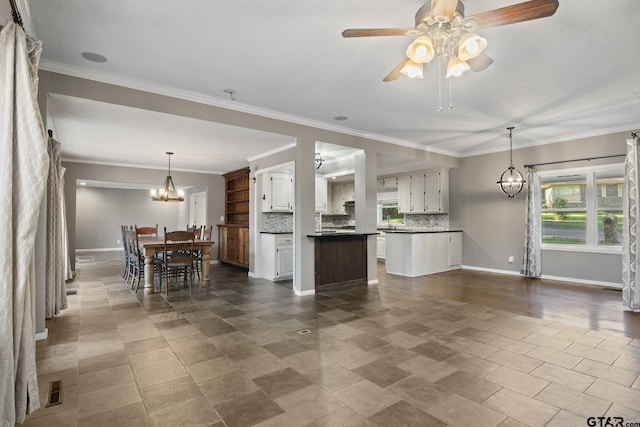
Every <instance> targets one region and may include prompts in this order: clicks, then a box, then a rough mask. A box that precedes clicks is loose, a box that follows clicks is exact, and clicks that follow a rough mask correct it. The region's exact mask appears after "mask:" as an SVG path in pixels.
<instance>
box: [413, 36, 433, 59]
mask: <svg viewBox="0 0 640 427" xmlns="http://www.w3.org/2000/svg"><path fill="white" fill-rule="evenodd" d="M434 55H435V49H434V48H433V41H432V40H431V38H430V37H428V36H420V37H418V38H417V39H415V40H414V41H413V43H411V44H410V45H409V47H408V48H407V57H408V58H409V59H411V60H412V61H413V62H417V63H420V64H426V63H428V62H430V61H431V60H432V59H433V57H434Z"/></svg>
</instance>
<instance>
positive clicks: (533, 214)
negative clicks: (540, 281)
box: [520, 168, 542, 277]
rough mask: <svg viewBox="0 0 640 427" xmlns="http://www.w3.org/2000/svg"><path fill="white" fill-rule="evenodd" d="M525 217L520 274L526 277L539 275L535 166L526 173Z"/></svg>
mask: <svg viewBox="0 0 640 427" xmlns="http://www.w3.org/2000/svg"><path fill="white" fill-rule="evenodd" d="M527 182H528V183H529V185H528V186H527V211H526V214H527V219H526V221H527V222H526V224H525V230H524V252H523V255H522V267H521V269H520V274H522V275H524V276H528V277H540V275H541V274H542V267H541V265H540V258H541V253H540V239H541V238H540V228H541V223H540V209H541V206H540V203H541V201H540V177H539V176H538V174H537V173H536V170H535V168H529V171H528V173H527Z"/></svg>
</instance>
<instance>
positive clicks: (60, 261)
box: [45, 137, 67, 318]
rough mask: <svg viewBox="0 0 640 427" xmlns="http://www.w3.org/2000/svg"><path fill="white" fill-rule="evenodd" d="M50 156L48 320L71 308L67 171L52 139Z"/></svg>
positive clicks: (46, 310)
mask: <svg viewBox="0 0 640 427" xmlns="http://www.w3.org/2000/svg"><path fill="white" fill-rule="evenodd" d="M48 153H49V176H48V178H47V233H46V235H47V262H46V270H45V271H46V273H45V274H46V293H45V295H46V297H45V316H46V317H47V318H51V317H53V316H54V315H56V314H58V313H60V310H64V309H65V308H67V287H66V285H65V280H66V264H67V253H66V252H65V251H66V249H67V239H66V236H65V232H66V226H65V220H64V169H63V167H62V159H61V157H60V143H59V142H58V141H56V140H55V139H53V138H51V137H50V138H49V141H48Z"/></svg>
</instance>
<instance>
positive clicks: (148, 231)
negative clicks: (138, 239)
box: [135, 224, 158, 237]
mask: <svg viewBox="0 0 640 427" xmlns="http://www.w3.org/2000/svg"><path fill="white" fill-rule="evenodd" d="M135 227H136V234H137V235H138V236H150V237H158V224H156V226H155V227H138V226H137V225H136V226H135Z"/></svg>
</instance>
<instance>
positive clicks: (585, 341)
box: [25, 253, 640, 427]
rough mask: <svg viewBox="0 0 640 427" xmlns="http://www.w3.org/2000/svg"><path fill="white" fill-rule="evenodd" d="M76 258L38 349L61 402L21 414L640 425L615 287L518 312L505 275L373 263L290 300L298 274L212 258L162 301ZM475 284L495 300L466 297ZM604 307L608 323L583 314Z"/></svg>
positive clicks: (106, 268)
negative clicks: (618, 421) (372, 282)
mask: <svg viewBox="0 0 640 427" xmlns="http://www.w3.org/2000/svg"><path fill="white" fill-rule="evenodd" d="M76 265H77V271H78V276H77V277H76V279H75V280H74V282H73V283H72V284H71V285H70V287H72V288H75V289H77V290H78V293H77V295H72V296H70V297H69V309H68V310H65V311H64V312H63V313H62V314H61V315H60V316H58V317H56V318H54V319H51V320H48V321H47V327H48V330H49V337H48V339H47V340H45V341H40V342H38V345H37V368H38V373H39V377H38V383H39V387H40V391H41V393H40V397H41V401H42V402H43V404H44V403H46V396H47V390H48V384H49V382H50V381H52V380H56V379H61V380H62V381H63V403H62V404H61V405H57V406H51V407H48V408H43V409H40V410H38V411H36V412H35V413H34V414H32V415H31V416H30V417H29V418H28V420H27V421H26V423H25V425H27V426H48V427H54V426H65V427H67V426H76V425H77V426H91V427H99V426H137V425H157V426H177V425H202V426H250V425H259V426H302V425H311V426H374V425H380V426H403V425H411V426H444V425H452V426H465V427H466V426H480V427H481V426H498V425H500V426H519V425H530V426H544V425H547V426H556V425H558V426H560V425H561V426H572V425H580V426H584V425H587V418H588V417H592V416H593V417H599V416H611V417H623V418H624V421H625V422H631V423H633V422H635V423H640V378H639V373H640V340H639V339H638V337H637V336H636V337H633V334H631V336H626V335H629V333H627V334H626V335H625V333H622V332H625V331H624V328H625V327H627V326H628V321H629V319H630V318H629V314H627V313H623V310H622V309H621V308H620V307H618V306H619V305H620V304H617V305H616V304H615V303H611V302H610V301H614V299H612V298H611V296H610V295H608V294H607V296H605V297H601V296H596V297H592V296H589V298H587V300H589V301H591V300H593V306H594V307H596V306H597V310H596V309H595V308H590V309H586V310H585V314H584V315H582V312H580V311H578V314H576V313H575V311H572V314H571V315H567V316H563V314H562V311H561V310H556V311H554V310H553V309H552V308H551V306H552V305H553V304H551V303H549V302H547V305H548V307H546V312H545V309H540V310H539V309H538V308H534V309H532V311H533V312H534V314H535V315H533V316H527V315H523V314H521V313H522V310H520V311H519V312H518V311H509V310H505V309H503V308H497V307H501V306H500V305H498V306H496V305H493V304H492V299H491V296H492V295H499V293H500V290H501V289H504V288H505V287H506V285H504V284H503V283H501V276H498V275H491V274H486V273H474V275H472V276H468V275H465V276H460V274H463V273H461V272H457V273H456V272H454V273H446V274H442V275H436V276H434V277H432V278H429V279H404V278H400V277H397V276H387V275H386V274H384V270H383V267H382V266H381V269H380V273H379V276H380V277H379V278H380V282H381V283H380V284H379V285H376V286H370V287H368V288H365V289H362V288H351V289H347V290H344V291H342V292H331V293H324V294H320V295H315V296H306V297H296V296H295V295H293V294H292V292H291V290H290V287H291V282H285V283H280V284H274V283H271V282H268V281H263V280H256V279H250V278H248V277H247V275H246V272H244V271H242V270H238V269H235V268H233V267H228V266H221V265H216V266H213V267H212V269H211V277H212V284H211V287H210V288H206V289H204V290H202V289H200V288H199V287H198V286H195V288H194V290H193V292H192V295H189V294H188V292H183V291H180V290H176V291H175V292H173V293H171V294H170V296H169V298H168V300H167V299H165V298H164V297H163V296H162V295H159V294H155V295H147V296H145V295H143V294H142V292H141V291H140V292H139V293H138V294H137V295H136V294H133V293H131V292H130V291H129V290H128V288H127V287H126V286H125V285H124V283H123V282H122V280H121V278H120V276H119V275H120V272H121V267H122V259H121V255H120V254H118V253H95V254H87V255H83V256H81V257H79V258H78V260H77V264H76ZM464 274H466V273H464ZM461 277H462V279H461ZM469 277H475V279H469ZM540 286H544V285H540ZM563 286H564V285H560V286H558V287H557V288H554V289H552V291H553V292H557V294H558V295H564V294H562V293H563V292H564V291H566V289H564V288H563ZM447 287H448V288H447ZM478 287H481V288H482V292H480V294H481V295H488V296H489V297H488V298H485V299H484V300H483V301H484V302H482V303H470V302H468V301H467V302H465V300H469V298H470V297H469V296H468V295H467V297H464V296H465V294H468V293H470V292H471V290H472V289H473V288H478ZM446 289H453V290H455V292H449V293H447V292H444V291H443V290H446ZM548 289H551V288H544V287H541V288H538V289H537V290H536V294H538V293H542V292H543V291H547V290H548ZM563 289H564V290H563ZM529 291H530V290H527V292H529ZM514 292H516V294H515V295H516V297H514V301H516V299H517V298H518V295H519V296H522V295H521V291H518V290H516V291H514ZM518 292H520V293H518ZM571 292H574V295H577V294H575V292H578V293H579V292H581V290H580V289H577V290H576V289H573V290H571ZM531 295H532V294H531ZM525 297H526V295H525ZM473 298H476V297H475V296H472V297H471V299H473ZM502 298H504V296H503V297H502ZM551 298H553V296H552V297H551ZM593 298H595V299H593ZM603 298H604V299H605V301H604V303H603V302H602V301H603ZM478 301H480V300H478ZM496 301H497V299H496ZM548 301H553V299H549V300H548ZM527 304H528V303H525V305H527ZM528 305H531V304H528ZM603 306H604V309H606V310H607V311H608V313H609V314H608V315H607V317H606V319H603V318H597V319H594V318H593V315H590V314H589V312H593V311H594V310H595V311H596V312H597V311H598V310H602V309H603ZM514 307H516V308H517V307H520V306H518V305H517V304H515V303H514ZM529 308H531V307H529ZM616 310H617V312H616ZM614 312H615V313H614ZM611 313H613V314H611ZM616 316H617V317H616ZM631 321H632V322H635V325H636V326H637V324H638V323H637V322H638V318H637V316H636V317H635V318H631ZM594 325H596V326H598V327H597V328H593V326H594ZM625 325H627V326H625ZM304 329H308V330H309V332H308V333H306V334H301V333H300V332H301V331H302V330H304ZM635 330H637V329H635Z"/></svg>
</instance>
